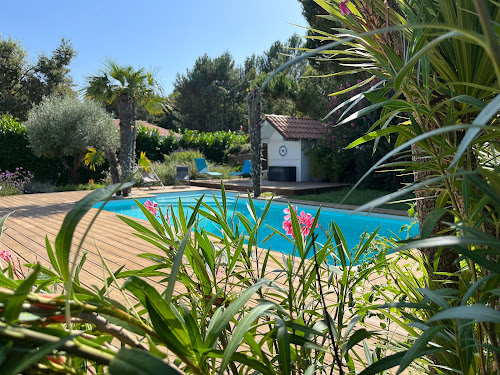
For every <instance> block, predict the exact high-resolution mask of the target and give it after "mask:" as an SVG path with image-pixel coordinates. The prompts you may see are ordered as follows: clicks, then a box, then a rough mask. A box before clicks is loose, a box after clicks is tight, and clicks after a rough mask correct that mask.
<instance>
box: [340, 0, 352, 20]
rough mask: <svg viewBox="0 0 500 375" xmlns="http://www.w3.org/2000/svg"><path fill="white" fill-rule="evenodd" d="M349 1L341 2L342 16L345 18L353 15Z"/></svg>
mask: <svg viewBox="0 0 500 375" xmlns="http://www.w3.org/2000/svg"><path fill="white" fill-rule="evenodd" d="M348 1H349V0H346V1H341V2H340V14H341V15H343V16H348V15H349V14H351V11H350V10H349V8H348V7H347V3H348Z"/></svg>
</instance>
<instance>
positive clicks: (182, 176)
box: [174, 165, 191, 186]
mask: <svg viewBox="0 0 500 375" xmlns="http://www.w3.org/2000/svg"><path fill="white" fill-rule="evenodd" d="M178 181H187V184H188V186H190V185H191V180H190V179H189V165H176V166H175V174H174V186H177V182H178Z"/></svg>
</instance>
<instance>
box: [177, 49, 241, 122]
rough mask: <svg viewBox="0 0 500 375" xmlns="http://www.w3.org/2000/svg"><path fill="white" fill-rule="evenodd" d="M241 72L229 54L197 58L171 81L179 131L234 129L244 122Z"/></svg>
mask: <svg viewBox="0 0 500 375" xmlns="http://www.w3.org/2000/svg"><path fill="white" fill-rule="evenodd" d="M245 89H246V87H244V78H243V72H242V70H241V69H240V68H237V67H236V66H235V62H234V60H233V58H232V57H231V55H230V54H229V53H227V52H226V53H224V54H222V55H221V56H219V57H217V58H215V59H212V58H210V57H208V56H207V55H206V54H205V55H203V56H201V57H199V58H198V59H197V60H196V62H195V64H194V67H193V69H192V70H188V71H187V73H186V75H180V74H178V75H177V79H176V81H175V91H174V94H175V105H174V107H175V110H176V114H177V115H178V117H179V119H180V126H181V127H182V128H189V129H197V130H202V131H216V130H237V129H240V127H241V126H242V125H243V124H244V122H245V117H244V116H245V105H244V93H245Z"/></svg>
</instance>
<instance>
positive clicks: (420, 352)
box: [396, 325, 445, 375]
mask: <svg viewBox="0 0 500 375" xmlns="http://www.w3.org/2000/svg"><path fill="white" fill-rule="evenodd" d="M444 328H445V326H442V325H439V326H433V327H430V328H428V329H426V330H425V331H424V332H423V333H422V334H421V335H420V337H419V338H418V339H416V340H415V342H414V343H413V345H412V346H411V347H410V349H408V350H407V351H406V353H405V355H404V356H403V358H401V361H400V362H399V369H398V372H397V373H396V374H397V375H399V374H401V372H402V371H403V370H404V369H405V368H407V367H408V366H409V365H410V364H411V363H412V362H413V361H414V360H415V359H416V358H419V357H422V356H424V355H425V353H426V350H425V349H426V348H427V343H428V342H429V341H430V340H432V339H433V338H434V336H436V334H437V333H438V332H440V331H442V330H443V329H444ZM443 350H444V349H443Z"/></svg>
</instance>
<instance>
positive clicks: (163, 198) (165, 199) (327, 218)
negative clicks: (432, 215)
mask: <svg viewBox="0 0 500 375" xmlns="http://www.w3.org/2000/svg"><path fill="white" fill-rule="evenodd" d="M203 193H206V194H205V198H204V199H203V202H205V203H206V204H208V205H210V206H211V207H214V208H215V207H216V204H215V201H214V198H213V197H214V196H215V197H216V198H217V199H218V200H219V202H220V201H221V192H220V191H195V192H179V193H177V192H176V193H164V194H159V195H157V196H155V197H153V198H140V199H137V200H138V201H139V202H141V203H142V204H144V202H146V200H147V199H150V200H154V201H156V202H157V203H158V204H159V205H160V207H161V208H162V210H163V212H164V213H165V212H166V211H167V207H168V206H169V205H170V207H171V208H170V209H171V210H173V211H174V212H175V214H176V215H178V214H179V202H178V201H179V197H180V198H181V200H182V205H183V208H184V210H185V214H186V215H190V214H191V210H189V209H186V208H187V207H188V206H194V205H196V203H197V200H198V199H199V198H200V197H201V196H202V194H203ZM238 195H239V197H237V196H238ZM226 198H227V206H228V211H229V213H228V217H229V218H232V217H233V213H234V211H235V210H237V212H240V213H242V214H244V215H245V216H246V217H248V218H249V219H251V215H250V213H249V210H248V207H247V203H248V199H246V198H244V197H242V195H241V194H238V193H230V192H226ZM253 203H254V205H255V210H256V212H257V215H258V216H259V217H260V215H261V214H262V212H263V211H264V208H265V207H266V204H267V202H266V201H262V200H258V199H255V200H253ZM100 205H101V204H97V205H95V207H96V208H99V207H100ZM285 208H288V203H285V202H276V201H273V203H272V205H271V208H270V210H269V212H268V214H267V216H266V218H265V220H264V222H263V225H262V226H261V229H260V230H259V235H258V240H259V241H262V240H264V239H265V238H267V237H268V236H269V235H270V234H272V233H273V230H272V229H271V228H269V227H268V225H269V226H270V227H273V228H276V229H277V230H279V231H280V232H281V233H285V231H284V230H283V228H282V223H283V217H284V216H285V214H284V213H283V210H284V209H285ZM318 208H319V207H317V206H311V205H297V213H299V214H300V213H301V211H302V210H304V211H305V212H306V213H310V214H312V215H313V216H315V214H316V212H317V210H318ZM104 209H105V210H107V211H111V212H115V213H117V214H120V215H126V216H131V217H135V218H138V219H146V217H145V216H144V214H143V213H142V211H141V210H140V209H139V207H138V206H137V205H136V203H135V202H134V201H133V200H129V199H127V200H114V201H110V202H108V204H107V205H106V206H105V208H104ZM200 220H201V221H200V226H201V227H204V229H205V230H206V231H208V232H211V233H214V234H220V229H219V228H217V227H216V226H215V224H214V223H212V222H211V221H210V220H208V219H205V218H201V219H200ZM236 220H238V219H236ZM331 221H335V222H336V223H337V225H338V226H339V227H340V229H341V230H342V232H343V234H344V236H345V239H346V243H347V246H348V247H349V249H352V248H353V247H355V246H356V245H357V244H358V243H359V240H360V236H361V235H362V234H363V233H365V232H368V233H372V232H374V231H375V230H376V229H377V228H378V227H379V226H380V227H381V228H380V230H379V232H378V234H379V235H380V236H384V237H395V235H396V236H397V237H399V238H402V239H405V238H406V237H407V236H408V235H410V236H413V235H416V234H417V233H418V225H414V226H412V227H411V228H410V232H408V229H404V230H402V231H400V230H401V228H402V227H403V226H405V225H408V224H411V223H412V222H411V220H410V219H409V218H407V217H403V216H394V215H384V214H375V213H356V214H353V212H352V211H348V210H339V209H332V208H325V207H323V208H322V209H321V213H320V218H319V223H320V225H321V226H322V227H323V228H325V229H328V227H329V225H330V223H331ZM266 224H267V225H266ZM241 227H242V226H241ZM316 233H319V237H318V242H319V243H324V242H325V241H326V236H325V235H324V233H323V231H322V230H317V231H316ZM259 246H261V247H263V248H266V249H271V250H275V251H279V252H282V253H285V254H289V253H291V251H292V250H293V245H292V243H290V242H289V241H286V240H285V239H284V238H282V237H281V236H279V235H274V236H272V237H271V238H270V239H269V240H268V241H266V242H265V243H261V244H260V245H259ZM309 255H310V256H312V254H309Z"/></svg>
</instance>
